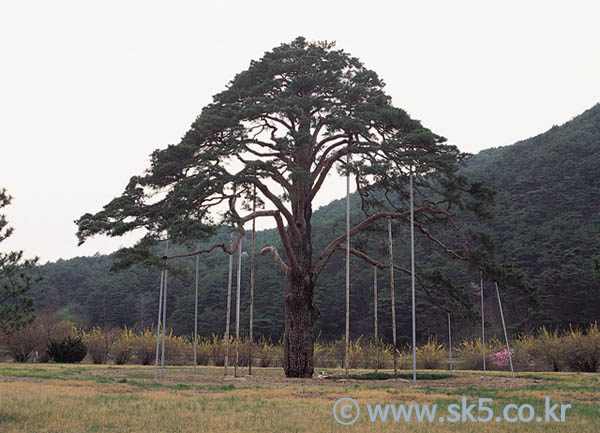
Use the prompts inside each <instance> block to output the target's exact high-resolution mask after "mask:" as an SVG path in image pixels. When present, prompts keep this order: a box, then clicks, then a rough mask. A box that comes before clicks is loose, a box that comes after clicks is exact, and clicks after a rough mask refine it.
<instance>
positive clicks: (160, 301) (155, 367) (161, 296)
mask: <svg viewBox="0 0 600 433" xmlns="http://www.w3.org/2000/svg"><path fill="white" fill-rule="evenodd" d="M164 279H165V271H164V270H162V271H160V291H159V294H158V318H157V319H156V358H155V360H154V380H156V379H158V355H159V350H160V326H161V322H162V321H161V320H160V319H161V318H160V315H161V313H162V299H163V284H164Z"/></svg>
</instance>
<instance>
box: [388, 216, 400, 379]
mask: <svg viewBox="0 0 600 433" xmlns="http://www.w3.org/2000/svg"><path fill="white" fill-rule="evenodd" d="M388 243H389V247H390V292H391V297H392V344H393V346H394V378H396V377H398V344H397V341H396V290H395V284H394V244H393V240H392V219H391V218H390V219H388Z"/></svg>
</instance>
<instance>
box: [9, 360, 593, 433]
mask: <svg viewBox="0 0 600 433" xmlns="http://www.w3.org/2000/svg"><path fill="white" fill-rule="evenodd" d="M246 372H247V370H246V369H240V373H243V374H244V376H242V377H240V378H236V379H234V378H233V377H230V376H229V377H225V376H224V375H223V369H222V368H216V367H201V368H199V370H198V374H197V375H194V374H193V371H192V368H191V367H169V368H167V369H166V370H165V379H164V380H162V381H159V382H154V381H153V367H140V366H110V365H109V366H97V365H65V364H0V432H2V433H13V432H28V433H31V432H35V433H37V432H40V433H41V432H44V433H50V432H52V433H70V432H73V433H84V432H140V433H142V432H144V433H146V432H317V433H319V432H337V431H340V432H341V431H347V432H350V431H354V432H371V431H372V432H389V431H397V432H408V431H410V432H446V431H451V432H475V431H477V432H576V433H595V432H599V431H600V375H599V374H576V373H521V374H518V375H517V378H516V379H514V380H513V379H511V378H510V375H507V374H505V373H497V372H494V373H488V376H486V377H485V378H482V377H481V373H480V372H468V371H467V372H462V371H461V372H458V373H456V374H454V375H453V376H451V377H446V375H445V373H447V372H445V371H439V372H433V373H439V374H433V375H431V374H430V375H429V376H423V377H424V379H422V380H419V382H418V384H417V386H416V387H415V386H412V384H411V382H410V381H407V380H406V379H402V378H400V379H387V380H356V379H354V380H352V379H351V380H348V381H347V380H343V379H335V378H333V379H332V378H328V379H316V378H315V379H286V378H285V377H284V376H283V373H282V371H281V369H279V368H276V369H275V368H273V369H268V368H257V369H256V371H255V375H254V376H252V377H249V376H246V375H245V374H246ZM356 373H367V372H366V371H362V372H361V371H358V372H356ZM428 373H430V372H428ZM328 374H329V375H331V376H341V375H342V372H341V371H339V370H338V371H336V370H331V369H330V370H328ZM372 379H373V377H372ZM463 396H466V397H467V399H468V402H469V404H474V403H475V404H476V403H477V399H478V398H480V397H485V398H492V399H493V402H492V403H491V404H489V407H490V408H491V409H492V410H493V411H494V417H495V416H496V415H501V414H502V409H503V408H504V406H506V405H507V404H516V405H522V404H526V403H527V404H530V405H532V406H533V407H534V408H535V410H536V415H537V414H539V413H540V412H543V409H544V404H545V401H544V398H545V397H546V396H548V397H550V399H551V401H552V404H555V403H562V404H570V405H571V406H572V408H571V409H568V410H567V411H566V417H565V422H563V423H559V422H548V423H547V422H536V420H535V419H534V420H533V421H532V422H529V423H525V422H521V421H518V422H516V423H509V422H507V421H500V422H495V421H491V422H488V423H480V422H478V423H473V422H456V423H452V424H450V423H448V422H445V423H441V422H438V421H437V418H438V416H439V415H440V414H443V415H445V414H446V413H444V412H446V410H447V408H448V405H450V404H453V403H458V404H460V403H461V398H462V397H463ZM342 397H350V398H353V399H354V400H356V401H357V402H358V404H359V407H360V410H361V413H360V417H359V418H358V420H357V421H356V423H354V424H353V425H350V426H343V425H340V424H338V423H337V422H336V421H335V419H334V417H333V412H332V411H333V406H334V404H335V402H336V401H337V400H338V399H340V398H342ZM378 403H379V404H386V403H391V404H395V405H399V404H402V403H403V404H412V403H415V404H420V405H423V404H430V405H431V404H437V415H436V421H435V422H427V421H423V422H420V423H419V422H417V421H416V420H415V419H414V418H413V420H412V421H410V422H409V423H407V422H405V421H404V420H402V421H400V422H394V420H393V419H392V416H391V415H390V416H389V417H388V419H387V421H386V422H382V421H380V420H379V419H378V420H377V421H375V422H371V420H370V419H369V414H368V411H367V405H368V404H370V405H374V404H378ZM476 409H477V408H475V411H474V412H473V415H474V416H475V417H477V416H482V417H484V416H485V413H479V414H478V413H477V412H476ZM556 414H557V415H559V414H560V409H559V410H557V411H556ZM515 415H516V410H515V411H513V412H512V413H511V416H515Z"/></svg>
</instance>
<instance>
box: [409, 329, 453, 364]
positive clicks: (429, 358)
mask: <svg viewBox="0 0 600 433" xmlns="http://www.w3.org/2000/svg"><path fill="white" fill-rule="evenodd" d="M416 352H417V368H424V369H428V370H436V369H439V368H442V367H444V362H445V359H446V346H445V345H444V344H440V343H438V340H437V337H436V336H431V335H430V336H429V337H428V338H427V344H425V345H424V346H422V347H417V349H416Z"/></svg>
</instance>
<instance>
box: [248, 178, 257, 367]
mask: <svg viewBox="0 0 600 433" xmlns="http://www.w3.org/2000/svg"><path fill="white" fill-rule="evenodd" d="M253 196H254V197H253V200H252V213H256V185H254V191H253ZM255 251H256V218H252V248H251V250H250V329H249V332H248V334H249V335H248V337H249V338H250V346H249V347H250V350H249V353H248V374H250V375H251V374H252V349H253V345H254V337H253V333H252V331H253V327H254V254H255Z"/></svg>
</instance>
